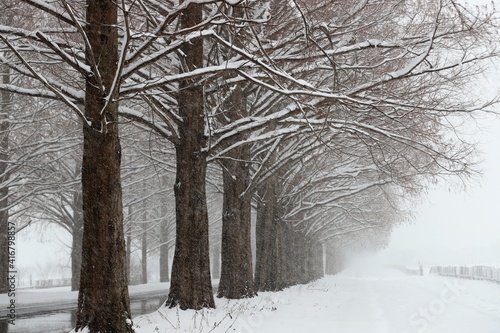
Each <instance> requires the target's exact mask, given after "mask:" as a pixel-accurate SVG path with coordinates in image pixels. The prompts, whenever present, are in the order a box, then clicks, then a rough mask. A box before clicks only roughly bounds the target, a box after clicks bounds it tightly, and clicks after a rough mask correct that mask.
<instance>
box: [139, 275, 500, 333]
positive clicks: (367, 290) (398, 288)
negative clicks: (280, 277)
mask: <svg viewBox="0 0 500 333" xmlns="http://www.w3.org/2000/svg"><path fill="white" fill-rule="evenodd" d="M217 306H218V308H217V309H215V310H204V311H198V312H193V311H187V312H186V311H177V310H176V309H160V310H159V311H158V312H156V313H153V314H151V315H146V316H141V317H138V318H136V319H135V320H134V323H135V324H136V325H138V328H137V331H138V333H153V332H155V333H164V332H238V333H250V332H258V333H267V332H269V333H275V332H287V333H295V332H300V333H303V332H338V333H368V332H370V333H417V332H418V333H422V332H429V333H437V332H442V333H476V332H477V333H500V285H498V284H494V283H491V282H485V281H471V280H460V279H449V278H444V277H438V276H423V277H421V276H408V275H405V274H403V273H401V272H399V271H397V270H393V269H388V268H376V267H369V268H367V267H363V269H355V268H351V269H348V270H346V271H345V272H342V273H341V274H339V275H337V276H328V277H325V278H323V279H321V280H319V281H316V282H314V283H311V284H308V285H302V286H295V287H292V288H289V289H287V290H285V291H282V292H278V293H260V294H259V296H258V297H257V298H254V299H248V300H241V301H228V300H220V299H219V300H217Z"/></svg>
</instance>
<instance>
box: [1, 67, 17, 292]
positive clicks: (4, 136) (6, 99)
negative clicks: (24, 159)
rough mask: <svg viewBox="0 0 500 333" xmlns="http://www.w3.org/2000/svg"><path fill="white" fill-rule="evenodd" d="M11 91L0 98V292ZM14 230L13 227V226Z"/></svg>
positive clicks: (5, 74)
mask: <svg viewBox="0 0 500 333" xmlns="http://www.w3.org/2000/svg"><path fill="white" fill-rule="evenodd" d="M0 68H1V69H2V72H1V76H2V83H3V84H9V83H10V71H9V69H8V67H7V66H1V67H0ZM11 97H12V96H11V93H10V92H8V91H5V90H3V91H2V92H1V100H0V293H6V292H8V291H9V283H8V277H9V242H8V239H9V237H8V236H9V231H10V230H12V229H9V211H8V207H9V202H8V198H9V187H8V186H6V185H5V184H6V182H7V180H8V177H9V175H8V162H7V161H8V160H9V128H10V122H9V113H10V112H9V109H10V107H11V102H12V100H11ZM14 231H15V228H14Z"/></svg>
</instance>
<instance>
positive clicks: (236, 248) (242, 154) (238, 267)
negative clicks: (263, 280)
mask: <svg viewBox="0 0 500 333" xmlns="http://www.w3.org/2000/svg"><path fill="white" fill-rule="evenodd" d="M228 155H229V156H228V157H229V158H228V159H225V160H224V161H223V162H222V166H223V168H222V169H223V182H224V200H223V209H222V240H221V243H222V252H221V257H222V266H221V276H220V282H219V290H218V292H217V297H226V298H232V299H239V298H243V297H253V296H255V291H254V281H253V265H252V243H251V196H250V195H249V194H248V193H247V194H245V195H242V194H243V193H244V191H245V190H246V189H247V187H248V184H249V178H250V170H249V168H248V162H245V161H249V160H250V149H249V147H245V146H240V147H238V148H235V149H233V150H232V151H231V152H230V153H229V154H228ZM239 160H241V161H239Z"/></svg>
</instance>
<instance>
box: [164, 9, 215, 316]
mask: <svg viewBox="0 0 500 333" xmlns="http://www.w3.org/2000/svg"><path fill="white" fill-rule="evenodd" d="M201 20H202V6H201V5H198V4H191V5H190V6H189V7H188V8H187V9H186V11H185V12H184V13H183V15H182V16H181V18H180V21H181V27H182V28H189V27H192V26H194V25H196V24H198V23H200V22H201ZM182 52H183V54H184V61H185V67H187V68H188V69H189V70H193V69H195V68H201V67H202V66H203V41H202V40H201V39H197V40H195V41H192V42H190V43H186V44H184V45H183V46H182ZM179 85H180V87H179V94H178V102H179V114H180V116H181V118H182V124H181V125H180V126H179V142H178V143H177V145H176V157H177V162H176V163H177V173H176V180H175V185H174V192H175V205H176V207H175V209H176V227H177V228H176V241H175V252H174V259H173V263H172V277H171V283H170V293H169V295H168V299H167V302H166V305H167V306H169V307H174V306H177V305H179V307H180V308H181V309H183V310H184V309H201V308H204V307H215V302H214V297H213V292H212V281H211V277H210V254H209V244H208V213H207V201H206V189H205V179H206V170H207V162H206V153H205V152H203V148H205V147H206V142H207V137H206V135H205V117H204V116H205V115H204V96H203V87H202V86H199V85H197V84H196V83H193V82H190V81H181V82H180V84H179Z"/></svg>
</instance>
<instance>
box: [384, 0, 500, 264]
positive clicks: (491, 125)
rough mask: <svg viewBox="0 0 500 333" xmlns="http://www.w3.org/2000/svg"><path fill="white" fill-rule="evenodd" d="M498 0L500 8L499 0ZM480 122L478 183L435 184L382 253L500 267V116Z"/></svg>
mask: <svg viewBox="0 0 500 333" xmlns="http://www.w3.org/2000/svg"><path fill="white" fill-rule="evenodd" d="M467 2H469V3H475V4H491V1H486V0H474V1H467ZM494 2H495V3H496V7H497V8H500V1H499V0H495V1H494ZM499 67H500V66H499ZM499 75H500V74H496V75H494V74H491V75H489V76H488V77H486V78H485V79H484V80H482V82H481V84H480V85H478V86H479V87H480V90H481V91H482V94H483V95H484V96H485V97H486V96H492V95H494V94H498V93H499V90H500V80H499V79H498V77H499ZM464 93H467V92H464ZM497 109H498V110H499V111H500V106H498V107H497ZM478 127H479V128H480V129H481V131H480V132H478V133H476V135H475V137H474V140H477V141H479V142H480V145H479V148H480V150H481V151H482V155H481V156H480V158H481V160H482V163H481V164H480V165H479V168H480V169H481V170H482V172H483V175H482V177H481V178H480V179H479V182H480V184H474V183H471V184H468V188H467V190H466V191H465V192H458V191H457V190H456V189H454V188H453V187H451V186H449V185H447V184H444V183H443V184H441V185H440V186H439V187H438V188H436V189H433V190H431V191H430V192H429V195H428V197H427V198H424V203H423V204H421V205H420V206H418V207H417V209H416V218H415V219H414V221H413V222H412V224H411V225H406V226H402V227H399V228H397V229H396V230H395V232H394V233H393V235H392V239H391V243H390V244H389V246H388V248H387V249H385V250H384V251H382V254H383V255H384V257H388V258H390V259H392V260H395V261H398V262H400V263H402V264H407V265H411V264H416V263H418V262H419V261H421V262H422V263H423V264H424V265H434V264H442V265H460V264H468V265H472V264H488V265H496V266H498V267H500V117H497V118H495V117H493V116H489V117H484V118H483V119H480V120H479V122H478Z"/></svg>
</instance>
